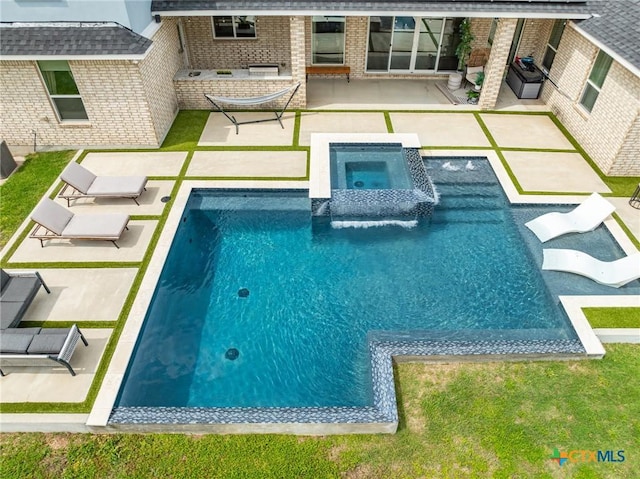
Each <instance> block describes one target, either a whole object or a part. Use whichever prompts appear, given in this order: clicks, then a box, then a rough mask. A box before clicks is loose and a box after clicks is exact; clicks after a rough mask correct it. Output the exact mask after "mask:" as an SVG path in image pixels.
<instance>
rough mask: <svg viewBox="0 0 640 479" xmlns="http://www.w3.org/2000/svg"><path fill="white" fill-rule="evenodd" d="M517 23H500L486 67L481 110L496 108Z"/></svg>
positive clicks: (504, 19)
mask: <svg viewBox="0 0 640 479" xmlns="http://www.w3.org/2000/svg"><path fill="white" fill-rule="evenodd" d="M517 23H518V20H517V19H516V18H501V19H500V21H499V22H498V27H497V28H496V33H495V36H494V38H493V46H492V48H491V55H490V56H489V60H488V61H487V64H486V65H485V66H484V82H483V83H482V93H481V94H480V101H479V102H478V106H479V107H480V109H481V110H491V109H493V108H495V106H496V102H497V101H498V93H499V92H500V87H501V86H502V79H503V78H504V72H505V70H506V68H507V65H506V63H507V58H508V57H509V50H510V49H511V42H512V41H513V33H514V32H515V30H516V25H517Z"/></svg>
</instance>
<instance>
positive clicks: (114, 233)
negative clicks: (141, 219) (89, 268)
mask: <svg viewBox="0 0 640 479" xmlns="http://www.w3.org/2000/svg"><path fill="white" fill-rule="evenodd" d="M128 222H129V215H125V214H123V213H111V214H97V215H75V216H74V217H73V218H71V221H69V223H68V224H67V226H66V228H65V229H64V232H63V233H64V235H63V236H64V237H65V238H78V239H80V238H91V239H98V238H105V239H109V238H113V239H118V238H120V235H121V234H122V231H123V230H124V228H125V226H127V223H128Z"/></svg>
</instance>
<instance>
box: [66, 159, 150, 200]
mask: <svg viewBox="0 0 640 479" xmlns="http://www.w3.org/2000/svg"><path fill="white" fill-rule="evenodd" d="M60 179H61V180H62V181H64V183H65V185H64V186H63V187H62V189H61V190H60V193H59V194H58V197H60V198H64V199H66V200H67V206H71V205H70V203H71V200H73V199H77V198H131V199H132V200H133V201H135V202H136V204H137V205H139V204H140V203H138V197H139V196H140V195H141V194H142V192H143V191H145V189H146V188H145V186H146V184H147V177H146V176H96V175H94V174H93V173H91V172H90V171H89V170H87V169H86V168H85V167H83V166H81V165H80V164H78V163H76V162H75V161H72V162H71V163H69V164H68V165H67V167H66V168H65V169H64V171H63V172H62V174H61V175H60Z"/></svg>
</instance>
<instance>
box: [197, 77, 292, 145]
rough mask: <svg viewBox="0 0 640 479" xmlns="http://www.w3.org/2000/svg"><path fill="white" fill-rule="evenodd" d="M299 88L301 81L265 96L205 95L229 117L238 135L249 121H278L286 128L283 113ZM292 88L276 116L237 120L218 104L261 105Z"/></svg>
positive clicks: (275, 112) (216, 107)
mask: <svg viewBox="0 0 640 479" xmlns="http://www.w3.org/2000/svg"><path fill="white" fill-rule="evenodd" d="M298 88H300V83H297V84H295V85H293V86H290V87H289V88H285V89H284V90H281V91H278V92H276V93H270V94H268V95H263V96H253V97H248V98H232V97H226V96H214V95H207V94H206V93H205V94H204V97H205V98H206V99H207V100H209V101H210V102H211V104H212V105H213V106H214V107H215V109H216V110H217V111H219V112H220V113H222V114H223V115H224V116H226V117H227V118H228V119H229V121H230V122H231V123H233V124H234V125H235V127H236V135H237V134H238V132H239V127H240V125H246V124H247V123H262V122H263V121H278V123H280V126H281V127H282V128H283V129H284V125H283V124H282V115H284V112H285V110H286V109H287V107H288V106H289V103H291V100H292V99H293V96H294V95H295V94H296V92H297V91H298ZM292 90H293V92H292V93H291V96H290V97H289V99H288V100H287V102H286V103H285V105H284V107H282V110H279V111H274V112H273V113H274V114H275V118H266V119H263V120H252V121H238V120H236V118H235V116H233V115H229V114H228V113H227V112H226V111H224V108H223V107H222V106H221V105H218V103H227V104H229V105H235V106H249V105H261V104H263V103H269V102H271V101H274V100H277V99H278V98H280V97H281V96H284V95H286V94H287V93H289V92H290V91H292Z"/></svg>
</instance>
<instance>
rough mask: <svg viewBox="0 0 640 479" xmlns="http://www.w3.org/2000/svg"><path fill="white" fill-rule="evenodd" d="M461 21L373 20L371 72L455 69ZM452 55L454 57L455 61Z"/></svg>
mask: <svg viewBox="0 0 640 479" xmlns="http://www.w3.org/2000/svg"><path fill="white" fill-rule="evenodd" d="M461 21H462V19H457V18H427V17H370V18H369V42H368V50H367V72H380V73H382V72H388V73H410V72H435V71H447V70H455V68H456V66H457V57H455V49H456V46H457V45H458V42H459V41H460V40H459V34H458V26H459V25H460V22H461ZM452 52H453V57H454V58H451V54H452ZM454 60H455V61H454Z"/></svg>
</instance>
